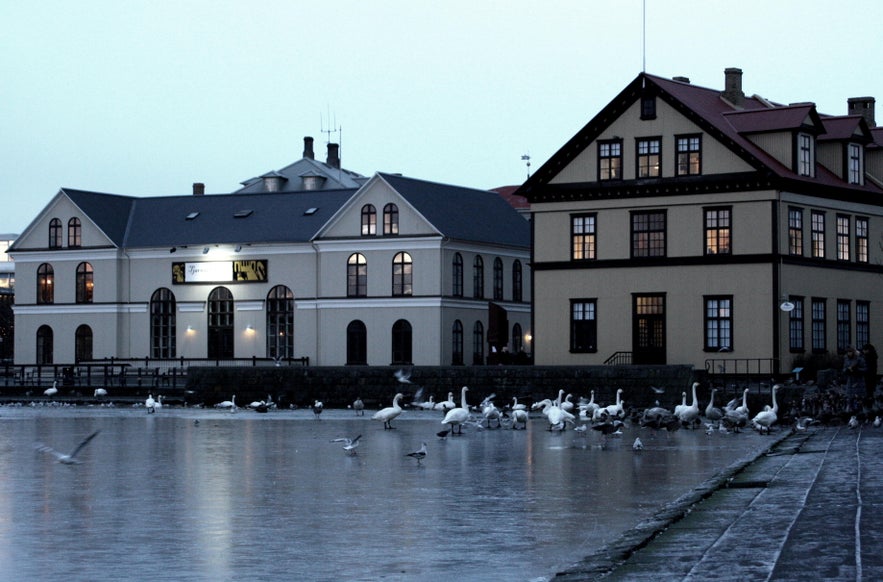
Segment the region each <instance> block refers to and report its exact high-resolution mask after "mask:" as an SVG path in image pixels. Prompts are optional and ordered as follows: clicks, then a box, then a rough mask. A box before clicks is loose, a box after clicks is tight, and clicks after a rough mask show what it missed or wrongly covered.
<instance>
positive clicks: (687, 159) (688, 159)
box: [674, 133, 702, 176]
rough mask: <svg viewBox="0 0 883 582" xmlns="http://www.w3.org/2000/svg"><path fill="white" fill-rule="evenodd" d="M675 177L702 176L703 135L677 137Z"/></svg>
mask: <svg viewBox="0 0 883 582" xmlns="http://www.w3.org/2000/svg"><path fill="white" fill-rule="evenodd" d="M674 139H675V176H701V175H702V134H701V133H696V134H684V135H676V136H675V138H674Z"/></svg>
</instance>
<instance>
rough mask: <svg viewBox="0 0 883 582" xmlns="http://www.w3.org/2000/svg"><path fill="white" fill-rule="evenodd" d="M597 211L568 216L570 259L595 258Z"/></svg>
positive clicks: (596, 250) (592, 259)
mask: <svg viewBox="0 0 883 582" xmlns="http://www.w3.org/2000/svg"><path fill="white" fill-rule="evenodd" d="M597 226H598V213H597V212H590V213H582V214H572V215H571V216H570V260H571V261H594V260H595V259H596V258H597V256H598V255H597V252H598V247H597V242H598V237H597Z"/></svg>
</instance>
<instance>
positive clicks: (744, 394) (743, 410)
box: [736, 388, 751, 416]
mask: <svg viewBox="0 0 883 582" xmlns="http://www.w3.org/2000/svg"><path fill="white" fill-rule="evenodd" d="M736 411H738V412H740V413H742V414H744V415H745V416H750V415H751V412H750V411H749V410H748V388H746V389H745V390H743V391H742V405H741V406H737V407H736Z"/></svg>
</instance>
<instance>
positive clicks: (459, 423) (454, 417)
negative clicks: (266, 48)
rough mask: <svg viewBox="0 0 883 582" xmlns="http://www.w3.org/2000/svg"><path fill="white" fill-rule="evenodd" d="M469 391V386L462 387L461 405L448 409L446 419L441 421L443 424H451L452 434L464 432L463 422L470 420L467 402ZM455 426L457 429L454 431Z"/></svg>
mask: <svg viewBox="0 0 883 582" xmlns="http://www.w3.org/2000/svg"><path fill="white" fill-rule="evenodd" d="M468 391H469V388H467V387H466V386H463V388H461V389H460V406H459V407H458V408H452V409H451V410H448V412H447V414H445V418H444V420H442V421H441V423H442V424H447V425H450V427H451V431H452V434H463V423H464V422H466V421H467V420H469V405H468V404H467V403H466V393H467V392H468ZM455 427H456V428H457V431H456V432H453V430H454V428H455Z"/></svg>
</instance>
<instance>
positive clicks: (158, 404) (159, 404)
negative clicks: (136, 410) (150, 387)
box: [153, 394, 162, 412]
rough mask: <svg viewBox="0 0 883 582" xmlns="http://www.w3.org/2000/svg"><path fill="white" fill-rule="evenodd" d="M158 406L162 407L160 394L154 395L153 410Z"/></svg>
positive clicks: (157, 408) (158, 407)
mask: <svg viewBox="0 0 883 582" xmlns="http://www.w3.org/2000/svg"><path fill="white" fill-rule="evenodd" d="M160 408H162V394H160V395H159V396H157V397H156V402H155V403H154V405H153V411H154V412H156V411H157V410H159V409H160Z"/></svg>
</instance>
